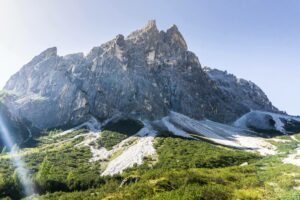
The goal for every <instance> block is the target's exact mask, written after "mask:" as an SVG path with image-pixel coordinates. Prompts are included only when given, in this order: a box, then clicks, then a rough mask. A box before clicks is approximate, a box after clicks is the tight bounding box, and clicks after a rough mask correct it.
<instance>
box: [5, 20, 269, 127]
mask: <svg viewBox="0 0 300 200" xmlns="http://www.w3.org/2000/svg"><path fill="white" fill-rule="evenodd" d="M234 87H239V85H234ZM245 89H246V90H248V89H249V88H248V87H245ZM5 90H8V91H10V92H13V93H15V94H16V95H15V97H14V98H10V99H9V100H6V101H5V104H6V105H8V107H9V109H10V112H11V113H13V114H14V115H16V116H18V117H20V118H22V119H26V120H28V121H30V122H31V123H32V125H33V126H35V127H37V128H39V129H45V128H53V127H62V126H73V125H76V124H79V123H82V122H83V121H86V120H87V119H88V118H89V117H90V116H91V115H92V116H95V117H97V118H98V119H100V120H102V119H107V118H109V117H112V116H114V115H127V116H130V117H134V118H138V119H147V120H153V119H158V118H161V117H163V116H166V115H167V114H168V113H169V111H170V110H173V111H176V112H179V113H182V114H185V115H187V116H190V117H192V118H195V119H202V118H210V119H212V120H216V121H219V122H229V121H233V120H234V119H236V118H237V117H239V116H240V115H242V114H244V113H246V112H248V111H250V109H252V108H257V105H267V104H268V102H267V100H266V97H264V98H261V99H256V98H255V97H253V98H248V100H247V102H246V103H244V102H243V103H241V102H240V100H241V98H242V97H237V96H238V95H240V94H239V93H238V94H237V96H236V97H234V96H233V95H231V94H230V95H229V93H226V92H224V91H225V90H224V88H223V87H222V85H221V84H219V82H218V81H217V80H216V79H213V78H211V76H208V74H207V72H205V71H204V70H203V69H202V67H201V65H200V62H199V60H198V58H197V56H196V55H195V54H194V53H192V52H190V51H189V50H188V47H187V44H186V42H185V40H184V38H183V37H182V35H181V33H180V32H179V31H178V28H177V27H176V26H175V25H174V26H172V27H171V28H170V29H168V30H167V31H159V30H158V29H157V27H156V24H155V21H153V20H152V21H149V22H148V23H147V24H146V26H145V27H143V28H142V29H139V30H137V31H135V32H133V33H131V34H130V35H129V36H127V37H124V36H123V35H118V36H116V37H115V38H114V39H113V40H111V41H109V42H107V43H105V44H102V45H101V46H99V47H94V48H93V49H92V50H91V51H90V52H89V53H88V55H86V56H84V55H83V54H72V55H67V56H63V57H62V56H58V55H57V49H56V48H50V49H48V50H46V51H44V52H42V53H41V54H40V55H39V56H36V57H35V58H34V59H33V60H32V61H30V62H29V63H28V64H26V65H25V66H24V67H23V68H22V69H21V70H20V71H19V72H18V73H16V74H15V75H14V76H12V77H11V79H10V80H9V81H8V82H7V84H6V86H5ZM249 90H252V88H250V89H249ZM241 95H243V93H241ZM260 101H263V102H260ZM262 108H263V109H267V110H269V108H270V107H268V106H265V107H263V106H262Z"/></svg>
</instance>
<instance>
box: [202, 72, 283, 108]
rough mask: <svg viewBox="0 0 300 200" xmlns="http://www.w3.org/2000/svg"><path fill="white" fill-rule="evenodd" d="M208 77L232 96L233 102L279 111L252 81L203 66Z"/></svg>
mask: <svg viewBox="0 0 300 200" xmlns="http://www.w3.org/2000/svg"><path fill="white" fill-rule="evenodd" d="M204 70H205V71H206V72H207V74H208V75H209V77H210V78H211V79H212V80H214V81H215V82H216V84H217V85H218V87H219V88H220V89H221V90H222V91H223V93H224V94H225V95H226V96H227V97H230V98H232V100H233V101H235V102H240V103H241V104H242V105H243V106H245V107H249V108H251V109H253V110H265V111H270V112H279V110H278V109H277V108H276V107H274V106H273V105H272V103H271V102H270V101H269V99H268V97H267V95H266V94H265V93H264V92H263V91H262V90H261V89H260V88H259V87H258V86H257V85H256V84H255V83H253V82H251V81H247V80H245V79H239V78H237V77H236V76H234V75H233V74H228V73H227V72H226V71H220V70H218V69H211V68H208V67H205V68H204Z"/></svg>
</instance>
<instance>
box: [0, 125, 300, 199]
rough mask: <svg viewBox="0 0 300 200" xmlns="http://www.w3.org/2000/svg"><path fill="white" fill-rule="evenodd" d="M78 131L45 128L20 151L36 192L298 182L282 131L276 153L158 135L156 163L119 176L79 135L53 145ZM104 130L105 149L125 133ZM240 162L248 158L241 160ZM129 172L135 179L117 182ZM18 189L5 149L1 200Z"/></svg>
mask: <svg viewBox="0 0 300 200" xmlns="http://www.w3.org/2000/svg"><path fill="white" fill-rule="evenodd" d="M83 133H85V132H84V130H80V131H77V132H73V133H70V134H68V135H65V136H64V137H57V133H51V134H48V135H44V136H42V137H40V138H37V141H38V143H37V146H36V147H34V148H28V149H24V150H23V151H24V152H23V155H24V159H25V162H26V164H27V165H28V167H29V168H30V170H31V172H32V179H33V181H34V182H35V183H36V184H37V186H38V190H39V192H40V193H41V194H42V195H41V196H40V198H39V199H41V200H43V199H47V200H51V199H62V200H63V199H91V200H93V199H95V200H96V199H148V200H150V199H164V200H171V199H172V200H173V199H188V200H190V199H191V200H193V199H195V200H196V199H197V200H198V199H201V200H202V199H204V200H205V199H210V200H214V199H218V200H219V199H221V200H222V199H224V200H227V199H271V200H273V199H274V200H275V199H299V196H300V191H297V190H295V189H294V187H297V186H299V185H300V168H299V167H296V166H293V165H289V164H283V163H282V161H281V160H282V159H283V158H284V157H286V156H287V155H288V154H289V153H291V152H293V150H294V149H295V148H297V145H298V143H297V142H296V141H293V140H290V138H289V137H288V136H282V137H278V138H280V139H289V140H290V141H289V142H287V143H282V142H274V141H273V142H272V143H273V144H274V145H276V146H277V147H278V151H279V152H280V153H279V154H277V155H274V156H267V157H261V156H259V155H257V154H254V153H249V152H245V151H241V150H236V149H230V148H226V147H222V146H218V145H214V144H211V143H207V142H205V141H196V140H188V139H183V138H176V137H175V138H174V137H167V136H165V137H158V138H156V139H155V148H156V150H157V154H158V155H157V158H155V162H153V159H154V158H148V157H147V158H145V160H144V164H143V165H141V166H135V167H133V168H131V169H127V170H126V171H125V172H124V173H122V174H121V175H116V176H113V177H101V176H100V173H101V171H102V170H103V166H105V164H106V163H105V162H103V163H101V162H96V163H90V162H89V159H90V158H91V156H92V155H91V153H90V151H89V148H87V147H81V148H75V147H74V145H75V144H76V143H78V142H79V141H69V142H66V143H60V144H59V145H57V143H59V142H62V140H64V139H70V138H72V137H74V136H76V135H80V134H83ZM103 133H105V134H103V135H102V137H100V138H101V143H100V145H101V146H104V147H106V148H108V149H110V148H112V146H114V145H115V144H118V143H119V142H120V141H122V140H123V139H125V138H127V137H128V135H126V134H124V133H119V132H113V131H107V130H106V131H104V132H103ZM295 137H296V138H298V137H299V135H295ZM97 142H99V141H97ZM116 154H118V153H116ZM245 162H247V163H248V164H247V165H243V166H241V164H242V163H245ZM101 166H102V168H101ZM5 177H8V178H5ZM128 177H136V178H137V180H138V181H137V182H135V181H133V182H130V183H128V184H125V185H124V186H123V187H119V186H120V185H121V182H122V181H123V180H126V178H128ZM19 190H20V188H19V187H18V185H16V182H15V180H14V168H13V167H12V166H11V165H10V163H9V160H8V157H7V156H5V154H2V155H0V199H1V198H4V197H7V196H10V197H12V198H14V199H19V198H20V195H21V194H20V191H19ZM17 193H19V195H16V194H17Z"/></svg>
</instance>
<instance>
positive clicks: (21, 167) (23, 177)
mask: <svg viewBox="0 0 300 200" xmlns="http://www.w3.org/2000/svg"><path fill="white" fill-rule="evenodd" d="M0 134H1V138H2V140H3V142H4V144H5V145H6V146H7V147H8V149H9V150H10V151H9V154H10V160H11V162H12V163H13V165H14V166H15V167H16V172H17V176H18V178H19V180H20V183H21V185H22V187H23V189H24V193H25V195H26V196H31V195H33V194H34V193H35V192H34V184H33V182H32V181H31V179H30V178H29V171H28V169H27V168H26V165H25V163H24V161H23V160H22V158H21V156H20V155H19V153H18V148H16V146H14V142H13V139H12V137H11V134H10V132H9V130H8V128H7V126H6V125H5V123H4V120H3V118H2V116H1V115H0Z"/></svg>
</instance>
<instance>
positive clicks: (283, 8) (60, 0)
mask: <svg viewBox="0 0 300 200" xmlns="http://www.w3.org/2000/svg"><path fill="white" fill-rule="evenodd" d="M149 19H156V21H157V25H158V28H159V29H167V28H168V27H170V26H171V25H172V24H176V25H177V26H178V27H179V29H180V31H181V32H182V34H183V36H184V37H185V39H186V41H187V43H188V46H189V49H190V50H191V51H193V52H195V53H196V54H197V55H198V57H199V60H200V62H201V63H202V65H203V66H209V67H213V68H219V69H222V70H227V71H228V72H230V73H233V74H235V75H237V76H238V77H241V78H245V79H248V80H252V81H253V82H255V83H256V84H258V85H259V86H260V87H261V88H262V89H263V90H264V91H265V92H266V94H267V95H268V97H269V98H270V100H271V101H272V102H273V103H274V105H276V106H277V107H279V108H280V109H282V110H286V111H287V112H288V113H290V114H300V105H299V102H300V92H299V86H300V56H299V54H300V37H299V36H300V25H299V22H300V1H298V0H289V1H283V0H251V1H246V0H194V1H192V0H190V1H187V0H185V1H184V0H173V1H168V0H151V1H150V0H148V1H146V0H128V1H125V0H0V55H1V56H0V87H2V86H3V85H4V84H5V82H6V80H7V79H8V78H9V77H10V75H12V74H13V73H15V72H16V71H18V69H20V67H21V66H22V65H24V64H25V63H27V62H28V61H29V60H30V59H31V58H32V57H33V56H35V55H37V54H39V53H40V52H41V51H43V50H44V49H46V48H48V47H52V46H57V47H58V53H59V54H60V55H65V54H69V53H75V52H84V53H87V52H88V51H89V50H90V49H91V48H92V47H93V46H98V45H100V44H102V43H103V42H106V41H107V40H110V39H112V38H113V37H114V36H115V35H117V34H119V33H121V34H124V35H127V34H128V33H130V32H131V31H133V30H136V29H137V28H140V27H141V26H143V25H144V24H145V23H146V21H147V20H149Z"/></svg>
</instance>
